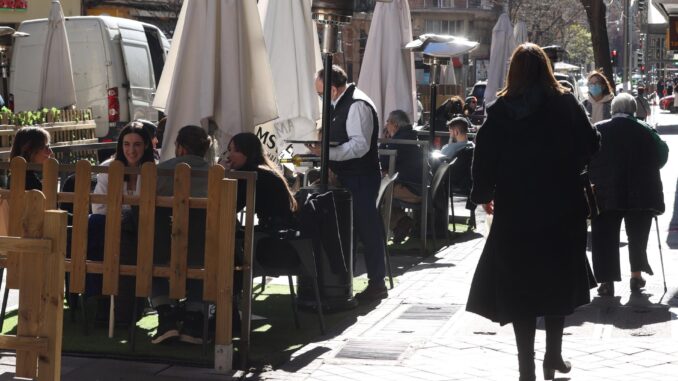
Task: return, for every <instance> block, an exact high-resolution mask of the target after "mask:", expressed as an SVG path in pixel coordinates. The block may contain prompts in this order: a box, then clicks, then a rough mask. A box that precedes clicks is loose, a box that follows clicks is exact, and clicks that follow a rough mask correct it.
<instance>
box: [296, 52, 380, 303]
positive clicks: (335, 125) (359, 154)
mask: <svg viewBox="0 0 678 381" xmlns="http://www.w3.org/2000/svg"><path fill="white" fill-rule="evenodd" d="M330 70H332V73H331V74H330V78H331V80H330V82H331V84H330V85H331V87H332V89H331V92H330V97H331V99H327V100H325V101H326V102H327V101H331V102H332V106H333V108H332V115H331V118H330V119H331V120H332V123H331V124H330V126H329V134H330V140H331V141H333V142H338V143H339V145H337V146H336V147H331V148H330V152H329V157H330V161H329V168H330V169H331V170H332V172H334V173H335V174H336V175H337V178H338V180H339V182H340V183H341V185H342V186H344V187H345V188H346V189H348V190H349V191H350V192H351V196H352V197H353V226H354V231H355V233H356V235H357V236H358V238H360V240H361V242H362V244H363V247H364V250H365V267H366V268H367V278H368V279H369V282H368V285H367V288H365V290H364V291H362V292H361V293H359V294H357V295H356V299H358V300H359V301H361V302H371V301H375V300H379V299H383V298H385V297H387V296H388V291H387V290H386V285H385V284H384V277H385V276H386V264H385V262H384V255H385V250H386V247H385V244H384V225H383V222H382V220H381V216H380V215H379V211H378V210H377V208H376V206H375V205H376V203H377V193H378V192H379V185H380V183H381V173H380V167H379V155H378V152H377V151H378V149H377V134H378V132H379V120H378V118H377V113H376V111H375V110H376V108H375V107H374V103H373V102H372V100H371V99H370V98H369V97H368V96H367V94H365V93H364V92H362V91H360V89H358V88H357V87H356V85H355V84H354V83H347V82H348V78H347V76H346V72H345V71H344V70H343V69H342V68H341V67H339V66H337V65H334V66H332V68H330ZM324 75H325V69H323V70H320V71H319V72H318V74H317V76H316V81H315V89H316V91H317V92H318V94H319V95H322V94H323V90H324V83H323V78H324ZM309 149H310V150H311V152H312V153H314V154H316V155H319V154H320V147H309Z"/></svg>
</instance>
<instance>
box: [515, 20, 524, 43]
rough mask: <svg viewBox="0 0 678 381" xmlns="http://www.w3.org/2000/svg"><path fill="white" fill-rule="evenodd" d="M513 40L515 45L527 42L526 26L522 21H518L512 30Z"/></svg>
mask: <svg viewBox="0 0 678 381" xmlns="http://www.w3.org/2000/svg"><path fill="white" fill-rule="evenodd" d="M513 38H515V40H516V45H520V44H523V43H525V42H528V41H527V26H526V25H525V23H524V22H523V21H518V22H517V23H516V25H515V27H514V28H513Z"/></svg>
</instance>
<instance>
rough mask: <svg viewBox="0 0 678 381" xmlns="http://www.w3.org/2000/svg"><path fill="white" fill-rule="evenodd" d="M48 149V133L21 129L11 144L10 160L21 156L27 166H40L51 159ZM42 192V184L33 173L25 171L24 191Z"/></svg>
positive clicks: (36, 128) (41, 129) (32, 129)
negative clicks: (34, 190)
mask: <svg viewBox="0 0 678 381" xmlns="http://www.w3.org/2000/svg"><path fill="white" fill-rule="evenodd" d="M52 155H53V152H52V149H51V148H49V133H48V132H47V130H45V129H44V128H41V127H23V128H21V129H20V130H19V131H17V133H16V135H15V136H14V141H13V142H12V150H11V151H10V153H9V157H10V159H13V158H14V157H16V156H21V157H23V158H24V159H26V162H27V163H29V164H42V163H44V162H45V161H46V160H47V159H49V158H50V157H52ZM33 189H37V190H42V182H41V181H40V179H39V178H38V175H37V174H36V173H35V172H34V171H26V190H33Z"/></svg>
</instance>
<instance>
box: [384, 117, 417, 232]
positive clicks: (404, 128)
mask: <svg viewBox="0 0 678 381" xmlns="http://www.w3.org/2000/svg"><path fill="white" fill-rule="evenodd" d="M386 137H387V138H389V139H398V140H412V141H416V140H417V133H416V131H414V130H413V129H412V124H411V123H410V118H409V117H408V116H407V113H405V111H403V110H395V111H392V112H391V113H390V114H389V115H388V119H386ZM381 148H382V149H392V150H396V151H397V154H396V161H395V172H397V173H398V179H397V180H396V182H395V183H394V185H393V198H395V199H397V200H401V201H403V202H407V203H411V204H419V203H421V179H422V161H423V158H422V153H421V149H420V148H419V147H418V146H417V145H415V144H397V143H387V144H383V145H382V146H381ZM381 168H382V170H383V171H386V172H387V171H388V170H389V163H388V157H382V159H381ZM391 226H392V227H393V240H394V242H396V243H399V242H402V241H403V239H405V237H406V236H407V235H408V234H409V233H410V232H411V231H412V228H413V227H414V221H413V220H412V218H410V217H408V216H407V214H405V211H403V209H400V208H393V209H392V210H391Z"/></svg>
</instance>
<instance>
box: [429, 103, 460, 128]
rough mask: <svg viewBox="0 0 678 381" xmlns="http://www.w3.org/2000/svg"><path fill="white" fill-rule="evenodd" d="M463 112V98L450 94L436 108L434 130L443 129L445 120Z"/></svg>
mask: <svg viewBox="0 0 678 381" xmlns="http://www.w3.org/2000/svg"><path fill="white" fill-rule="evenodd" d="M463 114H464V100H463V99H462V98H461V97H460V96H456V95H454V96H452V97H450V99H448V100H446V101H445V102H443V104H442V105H440V106H439V107H438V108H437V109H436V123H435V128H436V131H445V130H446V129H447V128H446V125H447V122H448V121H449V120H450V119H452V118H454V117H455V116H457V115H463Z"/></svg>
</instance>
